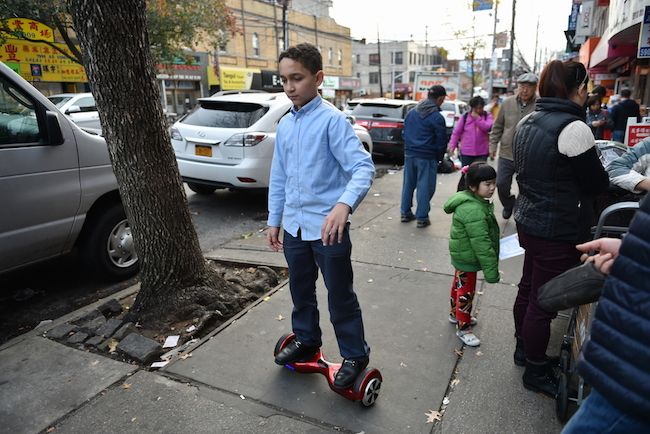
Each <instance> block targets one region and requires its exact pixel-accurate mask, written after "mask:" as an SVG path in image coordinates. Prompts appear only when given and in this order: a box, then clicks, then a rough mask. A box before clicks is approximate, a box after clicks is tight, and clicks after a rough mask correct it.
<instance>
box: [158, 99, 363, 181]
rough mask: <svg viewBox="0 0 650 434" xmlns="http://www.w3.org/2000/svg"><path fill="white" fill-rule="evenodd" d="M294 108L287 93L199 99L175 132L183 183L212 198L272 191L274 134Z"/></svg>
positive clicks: (360, 130)
mask: <svg viewBox="0 0 650 434" xmlns="http://www.w3.org/2000/svg"><path fill="white" fill-rule="evenodd" d="M324 103H325V104H330V103H329V102H327V101H325V102H324ZM292 104H293V103H292V102H291V100H290V99H289V98H288V97H287V96H286V95H285V94H284V93H241V94H231V95H222V96H212V97H209V98H200V99H199V100H198V105H197V107H195V109H194V110H193V111H191V112H190V113H188V114H187V115H185V116H184V117H182V118H181V119H179V120H178V121H177V122H176V123H175V124H174V125H173V126H172V128H171V130H170V135H171V141H172V146H173V147H174V152H175V153H176V161H177V162H178V169H179V170H180V173H181V176H182V177H183V181H185V182H187V185H188V187H189V188H190V189H191V190H192V191H194V192H195V193H199V194H212V193H214V191H215V190H216V189H217V188H232V189H265V188H268V186H269V174H270V172H271V160H272V158H273V149H274V147H275V131H276V129H277V126H278V122H280V119H281V118H282V117H283V116H284V115H285V114H287V113H288V112H289V110H290V109H291V106H292ZM354 129H355V133H356V134H357V137H359V140H360V142H361V144H362V145H363V146H364V147H365V148H366V149H367V150H369V151H372V141H370V140H368V139H366V137H368V135H367V131H366V130H365V129H364V128H361V127H360V126H358V125H355V128H354Z"/></svg>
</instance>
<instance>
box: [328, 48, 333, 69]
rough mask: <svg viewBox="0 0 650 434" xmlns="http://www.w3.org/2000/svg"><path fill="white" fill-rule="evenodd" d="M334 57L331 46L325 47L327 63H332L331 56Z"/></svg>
mask: <svg viewBox="0 0 650 434" xmlns="http://www.w3.org/2000/svg"><path fill="white" fill-rule="evenodd" d="M333 57H334V50H332V47H329V48H328V49H327V64H328V65H331V64H332V58H333Z"/></svg>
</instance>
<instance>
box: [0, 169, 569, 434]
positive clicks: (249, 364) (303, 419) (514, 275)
mask: <svg viewBox="0 0 650 434" xmlns="http://www.w3.org/2000/svg"><path fill="white" fill-rule="evenodd" d="M401 176H402V175H401V172H396V173H393V174H390V173H389V174H387V175H385V176H384V177H382V178H380V179H377V180H376V181H375V184H374V186H373V188H372V190H371V192H370V193H369V195H368V197H367V198H366V200H365V201H364V202H363V204H362V206H361V207H360V208H359V209H358V210H357V212H356V213H355V214H354V216H353V223H352V235H351V236H352V243H353V260H354V267H355V269H354V271H355V288H356V291H357V293H358V296H359V299H360V302H361V306H362V309H363V312H364V321H365V328H366V338H367V340H368V343H369V344H370V346H371V348H372V353H371V365H372V366H374V367H377V368H379V369H380V370H381V372H382V374H383V377H384V384H383V386H382V390H381V395H380V397H379V400H378V401H377V404H376V405H375V406H374V407H372V408H369V409H364V408H362V407H361V406H360V405H359V404H357V403H353V402H350V401H347V400H345V399H344V398H342V397H340V396H339V395H337V394H335V393H333V392H332V391H331V390H330V389H329V387H328V386H327V382H326V381H325V379H324V378H323V377H322V376H320V375H300V374H296V373H293V372H290V371H289V370H287V369H283V368H280V367H278V366H276V365H275V364H274V363H273V348H274V346H275V343H276V341H277V339H278V337H279V336H280V335H282V334H283V333H286V332H289V331H291V323H290V314H291V300H290V294H289V290H288V286H287V285H286V284H285V285H283V286H281V287H280V288H279V290H278V291H277V292H275V293H274V294H273V295H272V296H271V297H270V298H269V299H268V300H266V301H263V302H261V303H259V304H257V305H255V306H254V307H253V308H251V309H250V310H249V311H248V312H247V313H246V314H245V315H243V316H241V317H240V318H238V319H237V320H236V321H234V322H233V323H232V324H230V325H229V326H228V327H225V328H223V329H222V330H221V331H220V332H219V333H216V334H214V335H212V336H210V337H208V338H205V339H204V340H203V341H202V342H201V343H200V344H199V345H198V346H197V347H196V348H194V350H193V351H192V357H190V358H187V359H185V360H178V361H176V362H173V363H171V364H170V365H168V366H167V367H165V368H164V369H162V370H160V371H155V372H147V371H146V370H142V369H137V367H135V366H133V365H128V364H123V363H118V362H115V361H113V360H109V359H106V358H104V357H102V356H99V355H95V354H90V353H84V352H82V351H79V350H75V349H72V348H69V347H65V346H63V345H61V344H58V343H54V342H52V341H49V340H47V339H44V338H42V337H40V336H39V335H38V333H37V332H34V333H31V334H28V335H27V336H24V337H22V338H20V339H18V340H14V341H12V342H9V343H8V344H7V345H5V346H4V347H2V348H0V368H1V369H0V421H1V422H2V423H1V424H0V432H38V431H42V430H47V429H48V428H49V427H54V428H55V429H56V432H79V433H81V432H91V431H92V432H106V433H109V432H134V433H135V432H139V433H141V432H190V431H194V432H269V433H270V432H273V433H276V432H327V431H343V432H362V431H363V432H366V433H384V432H385V433H389V432H390V433H393V432H459V433H474V432H475V433H479V432H480V433H492V432H494V433H508V432H512V433H557V432H559V431H560V429H561V425H560V424H559V423H558V422H557V421H556V418H555V414H554V401H553V400H551V399H548V398H545V397H543V396H541V395H538V394H535V393H532V392H529V391H526V390H524V389H523V387H522V386H521V374H522V371H523V370H522V368H519V367H516V366H515V365H514V364H513V363H512V351H513V349H514V339H513V324H512V313H511V307H512V303H513V301H514V297H515V295H516V287H515V286H514V284H515V283H516V282H517V281H518V279H519V276H520V272H521V258H514V259H510V260H508V261H504V262H503V263H502V264H501V268H502V270H503V283H500V284H497V285H489V284H486V283H484V282H482V281H481V284H480V286H479V289H478V291H479V292H478V296H477V298H476V300H477V302H476V303H477V306H476V314H477V317H478V320H479V325H478V326H477V327H476V332H477V335H478V336H479V337H480V338H481V342H482V343H481V346H480V347H479V348H477V349H473V348H463V347H462V345H461V343H460V341H459V340H458V338H457V337H456V336H455V334H454V331H455V330H454V327H453V326H452V325H450V324H449V322H448V321H447V315H448V303H449V301H448V296H449V287H450V285H451V272H452V268H451V265H450V262H449V255H448V251H447V237H448V232H449V226H450V222H451V218H450V216H447V215H446V214H444V212H443V211H442V209H441V205H442V203H444V201H445V200H446V199H447V198H448V197H449V196H450V195H451V194H452V193H453V192H454V191H455V186H456V183H457V180H458V176H459V175H458V174H451V175H442V176H440V177H439V185H438V191H437V192H436V195H435V197H434V199H433V201H432V202H433V203H432V212H431V220H432V223H433V224H432V226H429V227H428V228H425V229H417V228H416V227H415V222H411V223H407V224H404V223H400V221H399V198H400V192H401V185H402V182H401ZM497 215H498V216H500V210H497ZM498 221H499V222H500V224H501V225H502V228H503V232H504V234H509V233H512V232H513V230H514V228H513V224H512V222H511V221H510V222H504V221H502V219H501V218H500V217H498ZM208 256H210V257H213V258H217V259H224V260H231V261H238V262H246V263H254V264H269V265H282V266H284V265H286V264H285V261H284V257H283V255H282V254H279V253H273V252H270V251H269V250H268V249H267V248H266V242H265V234H263V233H259V234H256V235H255V236H253V237H251V238H249V239H246V240H234V241H232V242H230V243H228V244H226V245H225V246H223V247H222V248H220V249H219V250H216V251H213V252H210V254H209V255H208ZM318 286H319V302H320V304H321V306H322V309H321V317H322V318H321V328H322V329H323V341H324V346H323V351H324V353H325V355H326V357H328V359H330V360H333V361H339V360H340V356H339V355H338V350H337V346H336V340H335V338H334V333H333V330H332V327H331V325H330V324H329V321H328V314H327V309H326V290H325V288H324V287H323V284H322V282H321V281H319V283H318ZM563 327H564V324H563V320H561V319H560V320H558V321H556V322H555V323H554V329H555V333H554V337H555V338H557V337H558V336H561V333H562V331H563ZM549 348H550V349H549V353H552V352H553V350H556V349H558V348H559V344H558V343H557V342H553V343H551V345H550V347H549ZM125 383H126V384H128V387H125V386H124V384H125ZM63 398H65V399H63ZM443 402H444V403H443ZM447 402H448V403H447ZM443 409H444V412H443V415H442V418H441V421H436V422H434V423H427V416H425V413H427V412H429V411H430V410H434V411H441V410H443Z"/></svg>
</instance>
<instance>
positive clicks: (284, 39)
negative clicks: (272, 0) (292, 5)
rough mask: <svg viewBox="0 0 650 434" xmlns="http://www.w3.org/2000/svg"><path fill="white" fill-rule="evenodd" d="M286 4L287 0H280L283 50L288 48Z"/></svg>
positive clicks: (287, 4)
mask: <svg viewBox="0 0 650 434" xmlns="http://www.w3.org/2000/svg"><path fill="white" fill-rule="evenodd" d="M242 1H243V0H242ZM288 6H289V0H282V42H283V43H284V49H285V50H286V49H287V48H289V23H288V22H287V7H288Z"/></svg>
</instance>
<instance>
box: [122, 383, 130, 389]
mask: <svg viewBox="0 0 650 434" xmlns="http://www.w3.org/2000/svg"><path fill="white" fill-rule="evenodd" d="M130 388H131V383H122V389H130Z"/></svg>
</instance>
